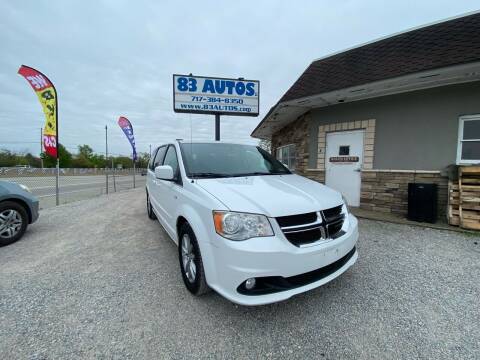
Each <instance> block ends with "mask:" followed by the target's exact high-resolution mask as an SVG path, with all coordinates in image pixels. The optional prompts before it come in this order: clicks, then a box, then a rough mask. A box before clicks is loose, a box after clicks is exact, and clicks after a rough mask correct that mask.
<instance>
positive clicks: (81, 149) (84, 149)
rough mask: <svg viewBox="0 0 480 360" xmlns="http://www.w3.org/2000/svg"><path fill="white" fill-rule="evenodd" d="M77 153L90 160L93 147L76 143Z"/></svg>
mask: <svg viewBox="0 0 480 360" xmlns="http://www.w3.org/2000/svg"><path fill="white" fill-rule="evenodd" d="M78 155H79V156H83V157H85V159H87V160H90V159H91V158H92V156H93V149H92V148H91V147H90V146H89V145H87V144H84V145H78Z"/></svg>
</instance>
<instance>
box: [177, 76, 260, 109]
mask: <svg viewBox="0 0 480 360" xmlns="http://www.w3.org/2000/svg"><path fill="white" fill-rule="evenodd" d="M173 81H174V111H176V112H193V113H222V114H225V115H249V116H256V115H258V110H259V104H258V102H259V100H258V99H259V86H260V84H259V82H258V81H255V80H243V79H242V80H241V79H222V78H208V77H201V76H186V75H174V76H173Z"/></svg>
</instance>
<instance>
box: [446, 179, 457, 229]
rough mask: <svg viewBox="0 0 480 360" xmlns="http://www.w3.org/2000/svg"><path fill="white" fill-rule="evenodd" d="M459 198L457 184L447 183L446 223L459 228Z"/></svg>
mask: <svg viewBox="0 0 480 360" xmlns="http://www.w3.org/2000/svg"><path fill="white" fill-rule="evenodd" d="M459 199H460V196H459V192H458V183H457V182H453V181H451V180H450V181H449V182H448V212H447V216H448V223H449V224H450V225H455V226H459V225H460V213H459V212H460V210H459V204H460V200H459Z"/></svg>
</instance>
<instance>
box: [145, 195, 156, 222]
mask: <svg viewBox="0 0 480 360" xmlns="http://www.w3.org/2000/svg"><path fill="white" fill-rule="evenodd" d="M147 215H148V218H149V219H151V220H155V219H156V218H157V215H155V213H154V212H153V209H152V204H151V203H150V196H148V193H147Z"/></svg>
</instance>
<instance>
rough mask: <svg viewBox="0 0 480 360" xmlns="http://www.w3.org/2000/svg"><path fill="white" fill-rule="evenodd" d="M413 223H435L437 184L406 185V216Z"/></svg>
mask: <svg viewBox="0 0 480 360" xmlns="http://www.w3.org/2000/svg"><path fill="white" fill-rule="evenodd" d="M407 218H408V219H409V220H413V221H422V222H428V223H432V224H433V223H435V222H436V221H437V184H424V183H409V184H408V215H407Z"/></svg>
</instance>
